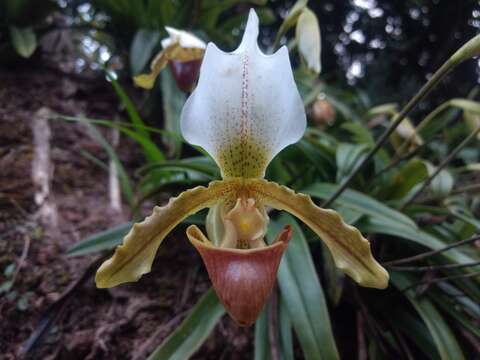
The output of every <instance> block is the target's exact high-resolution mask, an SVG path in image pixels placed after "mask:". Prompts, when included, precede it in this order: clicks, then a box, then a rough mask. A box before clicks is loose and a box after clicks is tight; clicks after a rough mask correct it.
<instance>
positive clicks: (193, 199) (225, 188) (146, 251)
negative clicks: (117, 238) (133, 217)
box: [95, 181, 231, 288]
mask: <svg viewBox="0 0 480 360" xmlns="http://www.w3.org/2000/svg"><path fill="white" fill-rule="evenodd" d="M229 186H230V184H228V183H225V182H222V181H213V182H211V183H210V184H209V185H208V187H204V186H198V187H195V188H193V189H190V190H187V191H184V192H183V193H181V194H180V195H179V196H178V197H176V198H170V200H169V202H168V203H167V204H166V205H165V206H161V207H160V206H156V207H154V209H153V212H152V214H151V215H150V216H148V217H147V218H145V220H143V221H142V222H140V223H136V224H134V225H133V227H132V229H131V230H130V232H129V233H128V234H127V235H126V236H125V237H124V239H123V244H122V245H119V246H117V248H116V249H115V253H114V255H113V256H112V257H111V258H110V259H108V260H106V261H105V262H104V263H103V264H102V265H101V266H100V268H99V269H98V270H97V274H96V276H95V282H96V284H97V287H98V288H110V287H113V286H117V285H119V284H122V283H126V282H134V281H138V279H139V278H140V277H141V276H142V275H143V274H146V273H148V272H150V270H151V267H152V263H153V260H154V258H155V254H156V252H157V250H158V247H159V246H160V244H161V243H162V241H163V239H164V238H165V237H166V236H167V235H168V233H169V232H170V231H171V230H173V228H174V227H175V226H177V225H178V224H179V223H180V222H181V221H183V220H184V219H185V218H187V217H188V216H189V215H192V214H194V213H196V212H198V211H200V210H201V209H204V208H206V207H210V206H212V205H213V204H214V203H216V202H217V201H220V200H222V199H223V198H225V197H228V196H229V194H230V191H231V190H230V189H229Z"/></svg>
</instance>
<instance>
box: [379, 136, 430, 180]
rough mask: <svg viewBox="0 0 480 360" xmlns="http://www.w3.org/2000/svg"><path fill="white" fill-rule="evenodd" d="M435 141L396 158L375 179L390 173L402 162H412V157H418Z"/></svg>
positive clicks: (425, 143) (428, 141) (427, 142)
mask: <svg viewBox="0 0 480 360" xmlns="http://www.w3.org/2000/svg"><path fill="white" fill-rule="evenodd" d="M434 139H435V138H431V139H428V140H427V141H425V142H424V143H423V144H422V145H419V146H417V147H416V148H415V149H413V150H412V151H410V152H409V153H407V154H406V155H404V156H400V157H397V158H395V159H394V160H393V161H392V162H391V163H390V164H388V165H387V166H385V167H384V168H383V169H382V170H380V171H379V172H377V173H376V174H375V178H377V177H379V176H380V175H383V174H385V173H386V172H389V171H390V170H392V169H393V168H395V167H396V166H397V165H398V164H400V163H401V162H403V161H406V160H410V159H411V158H412V157H414V156H415V155H417V154H418V153H419V152H420V150H423V149H424V148H425V147H426V146H427V145H428V144H430V143H431V142H432V141H433V140H434Z"/></svg>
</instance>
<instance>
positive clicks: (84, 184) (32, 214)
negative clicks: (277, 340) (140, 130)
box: [0, 69, 253, 359]
mask: <svg viewBox="0 0 480 360" xmlns="http://www.w3.org/2000/svg"><path fill="white" fill-rule="evenodd" d="M42 107H47V108H49V109H50V110H52V111H54V112H57V113H60V114H66V115H79V114H85V115H88V116H91V117H95V118H113V117H114V116H115V115H118V114H117V113H118V101H117V99H116V97H115V94H114V92H113V91H112V89H111V87H110V85H109V84H108V83H107V82H106V81H105V80H104V79H103V78H102V77H99V78H98V79H82V78H78V77H73V76H68V75H62V74H60V73H58V72H56V71H52V70H45V69H42V70H37V71H35V72H30V71H28V72H25V71H19V70H16V71H11V72H1V73H0V234H1V236H0V286H2V284H4V283H5V282H6V281H7V280H8V279H9V278H8V276H10V278H11V275H8V274H4V272H5V271H6V272H7V273H8V271H9V269H10V270H11V269H12V266H11V265H12V264H15V266H16V269H18V274H17V276H16V280H15V282H14V285H13V287H12V288H11V289H10V290H8V291H6V292H2V293H0V319H1V322H0V334H1V337H0V354H2V355H1V356H0V357H1V358H2V359H16V358H19V357H20V356H19V355H18V354H19V351H20V350H21V348H22V346H24V345H25V341H26V340H27V339H28V338H29V336H30V335H31V334H32V332H33V331H34V330H35V329H36V328H37V327H38V325H39V323H40V321H41V320H42V319H43V318H44V316H45V311H46V310H47V308H48V307H49V305H51V304H54V303H55V302H56V301H57V300H58V299H59V298H60V297H61V295H62V294H63V293H64V292H65V291H66V289H67V288H68V287H69V286H70V285H71V284H72V283H74V282H75V281H76V280H78V279H79V278H80V277H81V276H82V274H83V273H84V272H85V269H86V268H87V267H88V265H89V264H91V262H92V261H93V260H94V259H95V258H97V257H98V254H95V255H92V256H89V255H87V256H83V257H76V258H69V257H67V256H66V255H65V252H66V250H67V249H68V248H69V247H71V246H72V245H73V244H74V243H75V242H77V241H79V240H80V239H82V238H84V237H85V236H88V235H91V234H93V233H95V232H98V231H100V230H103V229H106V228H108V227H110V226H112V225H116V224H120V223H122V222H125V221H127V220H128V219H129V214H128V209H127V208H126V207H125V208H124V209H123V211H122V213H121V214H119V213H118V212H115V211H112V210H111V209H110V207H109V200H108V174H107V172H106V171H103V170H102V169H100V168H99V167H98V166H97V165H95V164H94V163H92V162H91V161H90V160H88V159H87V158H85V157H84V156H82V155H81V151H82V150H87V151H88V152H90V153H91V154H93V155H95V156H96V157H98V158H100V159H101V160H103V161H107V160H108V159H107V156H106V154H105V153H104V151H102V148H101V147H100V146H99V145H98V144H96V143H95V142H94V141H93V140H92V139H91V138H90V137H89V136H88V134H87V133H86V131H85V128H84V127H83V126H82V125H81V124H77V123H66V122H64V121H61V120H51V121H50V127H51V131H52V142H51V156H52V162H53V166H54V169H53V183H52V194H51V196H50V197H49V199H50V200H51V201H52V202H53V203H54V204H55V205H56V207H57V211H58V226H57V227H55V226H53V225H52V224H49V223H45V222H42V221H41V219H40V218H39V217H38V207H37V206H36V205H35V201H34V186H33V182H32V177H31V162H32V158H33V147H32V131H31V129H32V123H33V122H34V121H35V120H36V116H37V115H36V113H37V111H38V110H39V109H40V108H42ZM121 145H122V146H121V147H120V149H121V150H120V157H121V159H122V160H123V161H124V163H125V164H126V166H127V168H129V169H131V170H133V169H134V168H135V166H136V165H138V161H140V160H141V154H140V153H139V152H138V149H137V148H136V146H135V145H134V144H132V143H129V142H127V141H126V140H125V139H122V140H121ZM183 231H184V229H178V230H177V231H176V232H175V233H174V234H173V235H172V236H170V237H169V238H168V239H167V240H166V241H165V242H164V245H162V247H161V249H160V251H159V253H158V255H157V258H156V261H155V263H154V268H153V270H152V272H151V273H150V274H148V275H146V276H144V277H143V278H142V279H141V280H140V281H139V282H138V283H135V284H131V285H125V286H120V287H118V288H115V289H112V290H98V289H96V288H95V285H94V282H93V278H92V277H91V276H90V277H88V279H87V281H86V282H85V283H84V284H83V285H81V286H79V287H78V288H76V290H75V291H73V294H72V296H70V298H69V299H70V301H69V303H68V304H67V305H66V306H65V308H64V310H63V312H62V313H61V314H60V316H59V318H58V319H57V321H56V322H55V324H54V325H53V326H52V327H51V328H50V329H49V331H48V333H47V335H46V336H44V337H43V338H42V339H41V342H40V343H39V345H38V346H37V347H36V348H34V349H33V350H31V351H30V352H29V353H28V356H27V357H28V358H33V359H131V358H136V359H142V358H145V356H146V355H148V354H149V353H150V352H151V350H152V349H153V348H154V347H155V346H157V345H158V344H160V343H161V342H162V340H164V339H165V338H166V337H167V336H168V335H169V334H170V333H171V332H172V330H173V329H174V328H175V327H176V326H177V325H178V324H179V323H180V322H181V321H182V320H183V318H184V317H185V315H186V314H187V313H188V310H189V309H190V308H191V307H192V306H193V304H195V302H196V301H197V300H198V299H199V297H200V296H201V295H202V294H203V293H204V292H205V291H206V290H207V289H208V288H209V287H210V283H209V281H208V277H207V276H206V273H205V270H204V268H203V265H202V264H201V262H200V261H199V256H198V255H197V254H196V253H195V251H194V250H193V248H192V247H190V246H189V245H188V243H187V241H186V239H185V237H184V232H183ZM22 253H23V257H22ZM252 334H253V329H252V328H250V329H241V328H238V327H237V326H235V325H234V324H233V323H232V321H231V320H230V319H229V318H226V317H224V318H223V319H222V321H221V322H220V323H219V324H218V325H217V327H216V329H215V331H214V333H213V334H212V335H211V336H210V337H209V339H208V340H207V342H206V343H205V344H204V345H203V346H202V348H201V349H200V350H199V351H198V352H197V354H196V355H195V356H194V358H196V359H219V358H224V359H227V358H228V359H243V358H251V356H252ZM145 344H149V346H146V345H145Z"/></svg>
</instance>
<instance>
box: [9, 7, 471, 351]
mask: <svg viewBox="0 0 480 360" xmlns="http://www.w3.org/2000/svg"><path fill="white" fill-rule="evenodd" d="M294 5H295V2H293V1H280V0H277V1H267V0H251V1H248V0H243V1H242V0H228V1H219V0H203V1H199V0H186V1H177V0H143V1H138V0H91V1H85V0H76V1H75V0H72V1H58V2H51V1H46V0H45V1H33V0H30V1H28V0H5V1H2V3H0V11H1V12H0V48H1V49H2V50H1V53H2V62H4V63H5V64H4V66H8V67H10V68H11V67H14V68H15V67H18V66H33V63H37V62H39V61H40V62H41V61H42V59H43V58H44V57H46V55H45V54H46V53H48V52H50V53H51V52H52V49H54V48H56V47H58V46H66V45H65V44H70V43H71V44H73V46H74V49H75V52H76V54H78V56H77V57H76V58H75V61H74V63H73V65H72V69H73V71H74V72H77V73H79V74H83V73H92V72H93V73H94V74H96V75H97V76H105V77H106V81H109V82H110V83H111V84H112V87H113V91H115V92H116V94H117V95H118V100H119V104H121V106H122V107H123V109H124V118H123V119H121V120H119V119H115V120H113V119H88V118H79V117H66V116H61V115H59V116H60V117H62V118H63V119H64V120H66V121H73V122H81V123H84V124H85V126H87V127H88V128H89V129H90V134H91V135H92V136H93V137H94V138H95V139H96V141H98V142H99V143H100V144H101V145H102V146H103V147H104V149H105V151H106V152H107V153H108V155H109V157H110V159H112V160H113V162H114V164H115V168H116V171H117V174H118V177H119V179H120V182H121V186H122V193H123V197H124V199H125V201H126V202H127V203H128V204H129V205H130V208H131V211H132V214H133V216H134V217H135V218H139V217H141V214H140V211H139V209H140V208H141V205H142V204H143V202H145V201H152V200H153V201H157V200H158V199H159V194H165V193H168V194H178V193H179V192H180V191H181V190H183V189H184V188H189V187H191V186H192V185H196V184H206V183H208V182H209V181H211V180H214V179H218V178H219V175H220V174H219V172H218V169H217V168H216V166H215V164H214V162H213V161H212V160H211V159H210V158H209V157H207V156H205V154H204V153H203V152H202V151H201V150H200V149H195V148H192V147H190V146H188V145H186V144H184V143H183V140H182V139H181V136H180V135H179V132H178V120H179V114H180V110H181V107H182V106H183V102H184V101H185V99H186V94H184V93H183V92H182V91H180V90H179V89H178V88H177V86H176V84H175V80H174V77H173V76H172V73H171V72H170V71H169V70H165V71H163V72H162V73H161V76H160V77H159V79H158V80H157V83H156V85H155V88H154V89H153V90H152V91H151V92H145V91H140V90H139V89H135V88H134V87H133V85H132V77H133V76H134V75H138V74H139V73H141V72H145V71H147V70H148V67H149V64H150V61H151V60H152V59H153V57H154V56H155V54H157V53H158V52H159V51H160V50H161V46H160V40H161V39H163V38H165V37H166V36H167V33H166V32H165V29H164V26H166V25H168V26H173V27H176V28H179V29H183V30H187V31H191V32H192V33H194V34H195V35H196V36H198V37H199V38H201V39H203V40H204V41H214V42H215V43H216V44H217V45H219V47H220V48H222V49H224V50H232V49H234V48H235V47H236V45H237V44H238V43H239V38H240V36H241V34H242V29H243V26H244V25H245V20H246V14H247V12H248V9H249V8H250V7H252V6H253V7H255V8H256V10H257V11H258V13H259V16H260V19H261V24H262V26H261V39H260V43H261V46H262V47H263V48H264V49H267V50H269V51H271V50H272V48H273V44H274V42H275V39H276V36H277V31H278V29H279V28H281V26H282V24H285V23H286V22H288V21H290V20H291V19H290V20H289V18H288V14H289V10H290V9H291V8H292V7H293V6H294ZM306 5H307V1H298V2H297V3H296V6H306ZM37 7H38V9H40V10H41V11H37V10H36V8H37ZM308 7H309V8H310V9H311V10H312V11H313V12H314V13H315V14H316V16H317V18H318V21H319V23H320V27H321V33H322V55H321V59H322V74H321V75H320V76H316V75H315V74H313V73H312V72H310V71H308V70H307V69H306V66H305V64H304V61H303V59H302V58H301V56H300V55H299V54H298V51H297V50H296V40H295V31H294V28H293V27H292V28H290V29H288V30H287V31H285V33H284V34H282V36H281V37H279V42H280V44H286V45H287V46H288V47H289V49H290V50H291V57H292V59H293V66H294V68H295V76H296V80H297V83H298V85H299V88H300V91H301V93H302V96H303V99H304V102H305V106H306V109H307V113H308V117H309V125H310V127H309V128H308V130H307V132H306V135H305V137H304V139H302V140H301V141H300V142H299V143H298V144H296V145H293V146H291V147H289V148H288V149H286V150H285V151H283V152H282V153H281V154H280V155H279V156H278V157H277V158H276V159H275V160H274V161H273V162H272V164H271V165H270V167H269V169H268V172H267V176H266V177H267V178H268V179H271V180H274V181H278V182H279V183H283V184H286V185H289V186H290V187H292V188H293V189H295V190H298V191H302V192H306V193H308V194H310V195H311V196H312V197H313V198H314V199H315V201H317V202H319V203H321V202H322V201H325V200H327V199H329V198H330V197H331V196H332V194H333V193H334V192H335V190H336V189H338V186H339V185H341V184H342V183H343V182H344V181H345V179H346V178H347V177H348V176H349V175H350V174H351V173H352V171H354V169H355V167H356V165H357V164H358V163H359V162H360V161H361V160H362V159H364V158H365V156H366V155H367V153H368V152H369V151H370V150H371V149H372V148H373V145H374V143H375V141H376V140H377V139H378V137H379V136H380V135H381V133H382V132H383V131H384V130H385V128H386V127H387V126H388V125H389V124H390V123H391V121H392V118H393V117H394V116H395V115H397V114H398V112H399V111H400V109H401V107H402V105H403V104H405V103H406V101H407V100H409V99H410V98H411V97H412V96H413V95H414V94H415V93H416V92H417V91H418V89H419V88H420V87H421V85H422V84H424V83H425V82H426V80H427V79H429V78H430V77H431V76H432V74H433V73H434V72H435V70H436V69H438V68H439V67H440V66H441V65H442V63H443V62H444V61H445V60H446V59H447V58H448V57H449V56H450V55H451V54H453V53H454V51H455V50H456V49H458V48H459V47H460V46H461V45H462V44H463V43H465V42H466V41H467V40H469V39H470V38H471V37H473V36H474V35H475V34H476V33H477V32H478V28H479V27H480V5H479V3H478V1H462V2H454V1H439V0H425V1H422V0H416V1H413V0H411V1H400V0H389V1H382V2H380V1H375V0H351V1H343V2H338V1H336V2H334V1H318V2H317V1H310V2H308ZM292 21H293V23H295V21H296V20H292ZM52 34H56V35H55V36H56V37H55V38H52V36H53V35H52ZM59 38H63V39H64V40H63V42H64V45H61V42H60V45H59V40H58V39H59ZM3 54H5V55H3ZM7 55H8V56H7ZM19 57H21V58H23V59H25V58H26V59H27V60H22V61H21V62H18V61H17V60H18V58H19ZM15 59H17V60H15ZM29 61H30V63H29ZM19 64H20V65H19ZM479 76H480V65H479V62H478V60H471V61H469V62H467V63H465V64H463V65H461V66H460V67H459V68H458V69H456V70H455V71H453V72H452V73H451V74H449V75H448V76H447V77H446V78H445V79H444V80H443V81H442V83H441V84H440V85H439V86H438V87H437V88H436V89H435V91H434V92H433V96H430V97H428V99H426V100H425V101H423V102H421V103H420V106H419V107H418V108H416V109H415V110H414V111H413V112H412V113H411V114H409V117H408V118H407V119H406V120H405V121H403V122H402V124H401V126H399V128H398V129H397V131H396V132H395V133H394V134H392V135H391V136H390V138H389V141H388V143H387V144H386V145H385V146H383V147H382V149H381V150H380V151H379V152H378V153H376V154H375V156H374V158H373V161H372V162H370V163H368V164H367V166H366V167H365V168H364V169H363V170H362V171H361V172H360V173H359V174H358V175H357V176H355V178H354V179H353V181H352V182H351V183H350V184H349V188H348V189H347V190H346V191H345V192H344V193H343V194H342V195H341V196H340V197H339V198H338V199H337V200H336V201H335V202H334V203H333V204H332V205H331V206H332V207H333V208H335V209H336V210H337V211H339V212H340V213H341V214H342V215H343V217H344V218H345V221H346V222H348V223H350V224H353V225H355V226H356V227H358V228H359V229H360V230H361V231H362V233H363V234H365V235H366V236H368V238H369V239H370V240H371V241H372V247H373V250H374V253H375V254H376V257H377V258H378V259H379V260H380V261H381V262H382V263H383V264H385V266H387V269H388V270H389V272H390V274H391V285H390V287H389V289H388V290H386V291H377V290H370V289H361V288H358V287H356V286H355V285H354V284H353V283H352V282H351V281H350V280H348V279H346V278H345V277H344V276H343V275H342V274H341V273H339V272H338V271H337V270H336V269H335V267H334V266H333V263H332V259H331V258H330V256H329V254H328V252H327V251H324V248H323V245H322V243H321V242H319V241H318V239H316V238H315V236H313V234H312V233H311V232H310V231H309V230H308V229H305V228H304V227H302V226H300V225H298V224H297V223H296V222H295V220H294V219H292V218H290V217H288V216H285V215H281V216H277V215H274V216H273V220H272V233H271V234H269V239H270V238H271V235H272V234H274V233H276V231H275V230H276V229H278V228H279V227H280V226H282V224H284V223H290V224H293V227H294V239H293V241H292V242H291V244H290V246H289V249H288V251H287V253H286V254H285V259H284V260H283V262H282V265H281V268H280V271H279V275H278V289H277V290H275V292H274V295H273V298H272V300H271V301H270V303H269V304H268V306H267V309H266V310H265V311H264V313H263V314H262V316H261V317H260V319H259V321H258V322H257V324H256V326H255V330H254V337H255V358H256V359H271V358H275V353H274V352H273V353H272V351H273V350H272V349H277V350H279V349H280V354H281V357H280V358H282V359H293V358H294V354H298V351H296V350H297V349H298V348H300V349H301V353H302V354H303V356H304V357H305V358H307V359H318V358H324V359H335V358H339V357H340V356H341V357H342V358H355V357H358V358H361V359H365V358H367V357H368V358H371V359H385V358H405V359H462V358H466V359H471V358H474V357H475V356H477V355H478V351H479V346H480V345H479V344H480V343H479V340H478V339H479V338H480V331H479V328H480V327H479V325H480V324H479V319H480V307H479V303H480V288H479V286H478V285H479V277H478V275H479V273H478V265H479V261H480V260H479V259H480V256H479V247H478V246H479V245H478V242H479V238H478V236H477V235H476V234H478V233H479V232H480V220H479V214H480V197H479V195H478V194H479V191H480V188H479V185H478V184H479V180H480V176H479V173H478V172H479V170H480V152H479V137H478V132H479V129H480V120H479V119H480V103H478V101H477V98H478V88H477V86H478V79H479ZM104 127H107V128H113V129H116V130H118V131H119V132H120V133H121V134H122V136H125V137H129V138H131V139H132V140H133V141H134V142H136V143H137V144H138V146H139V148H140V149H141V151H142V155H143V159H140V160H139V166H138V167H137V168H136V169H127V168H125V166H124V164H122V162H121V159H119V157H118V155H117V154H116V150H115V146H114V145H112V144H111V143H110V142H109V141H108V139H107V138H106V137H104V135H103V134H102V132H101V131H98V129H100V128H104ZM88 156H90V158H91V159H92V161H94V162H96V163H100V165H101V166H102V163H101V161H100V160H99V159H97V158H96V157H95V156H94V154H90V155H88ZM103 167H104V168H108V166H107V165H106V164H103ZM202 221H203V220H202V218H201V217H192V218H190V219H189V220H188V222H195V223H202ZM130 226H131V223H127V224H123V225H120V226H119V227H116V228H113V229H110V230H107V231H104V232H102V233H99V234H94V235H92V236H91V237H89V238H87V239H85V240H83V241H81V242H80V243H78V244H77V245H76V246H74V247H73V248H72V249H70V251H69V254H68V255H69V256H80V255H86V254H92V253H94V252H99V251H103V250H109V249H111V248H113V247H114V246H115V245H117V244H118V243H119V242H121V239H122V237H123V235H125V233H126V232H127V231H128V229H129V228H130ZM222 315H223V308H222V307H221V306H220V305H219V303H218V300H217V299H216V296H215V295H214V293H213V292H211V291H209V292H207V294H205V295H204V297H202V298H201V299H200V300H199V302H198V304H197V305H195V307H194V308H193V309H192V311H191V313H190V314H189V315H188V317H187V318H186V319H185V320H184V322H183V323H182V325H181V326H180V327H178V328H177V329H176V330H175V331H174V332H173V333H172V334H171V336H170V337H169V338H167V339H166V340H165V341H164V342H163V343H162V344H161V345H160V346H159V347H158V348H157V350H156V351H155V352H154V353H153V354H152V357H151V358H152V359H166V358H179V359H180V358H186V357H187V356H190V355H191V354H192V353H193V352H194V351H195V350H196V349H197V348H198V347H199V346H200V345H201V344H202V342H203V341H204V340H205V338H206V336H208V334H209V332H210V331H212V329H213V327H214V326H215V324H216V322H217V321H218V319H219V318H220V317H221V316H222ZM272 323H273V324H274V326H273V330H272V326H271V324H272ZM272 331H273V333H272ZM352 339H355V340H352ZM352 344H353V345H352Z"/></svg>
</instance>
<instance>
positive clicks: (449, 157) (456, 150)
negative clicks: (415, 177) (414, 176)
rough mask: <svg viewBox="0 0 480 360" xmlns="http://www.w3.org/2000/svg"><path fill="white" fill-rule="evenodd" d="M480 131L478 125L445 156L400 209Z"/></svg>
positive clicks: (421, 190)
mask: <svg viewBox="0 0 480 360" xmlns="http://www.w3.org/2000/svg"><path fill="white" fill-rule="evenodd" d="M479 133H480V126H478V127H477V128H476V129H475V131H473V132H472V133H470V134H469V135H468V136H467V137H466V138H465V139H464V140H463V141H462V142H461V143H460V144H458V146H457V147H456V148H455V149H453V151H452V152H451V153H450V154H448V156H447V157H446V158H445V160H443V161H442V162H441V163H440V165H438V167H437V168H436V169H435V171H434V173H433V174H432V175H430V176H429V177H428V178H427V179H426V180H425V181H424V182H423V184H422V186H421V187H420V188H419V189H418V190H417V191H414V193H413V195H412V196H410V198H409V200H408V201H406V202H405V203H403V205H402V206H400V210H403V209H405V207H406V206H407V205H409V204H410V203H411V202H412V201H413V200H414V199H415V198H416V197H417V196H418V195H419V194H420V193H422V192H423V191H424V190H425V189H426V188H427V186H428V185H430V183H431V182H432V180H433V179H434V178H435V177H436V176H437V175H438V174H439V173H440V171H442V170H443V168H445V166H447V165H448V163H449V162H450V161H452V159H453V158H454V157H455V156H456V155H457V154H458V153H459V152H460V151H461V150H462V149H463V148H464V147H465V146H466V145H467V144H468V143H469V142H470V141H471V140H472V139H474V138H475V137H476V136H477V134H479Z"/></svg>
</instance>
